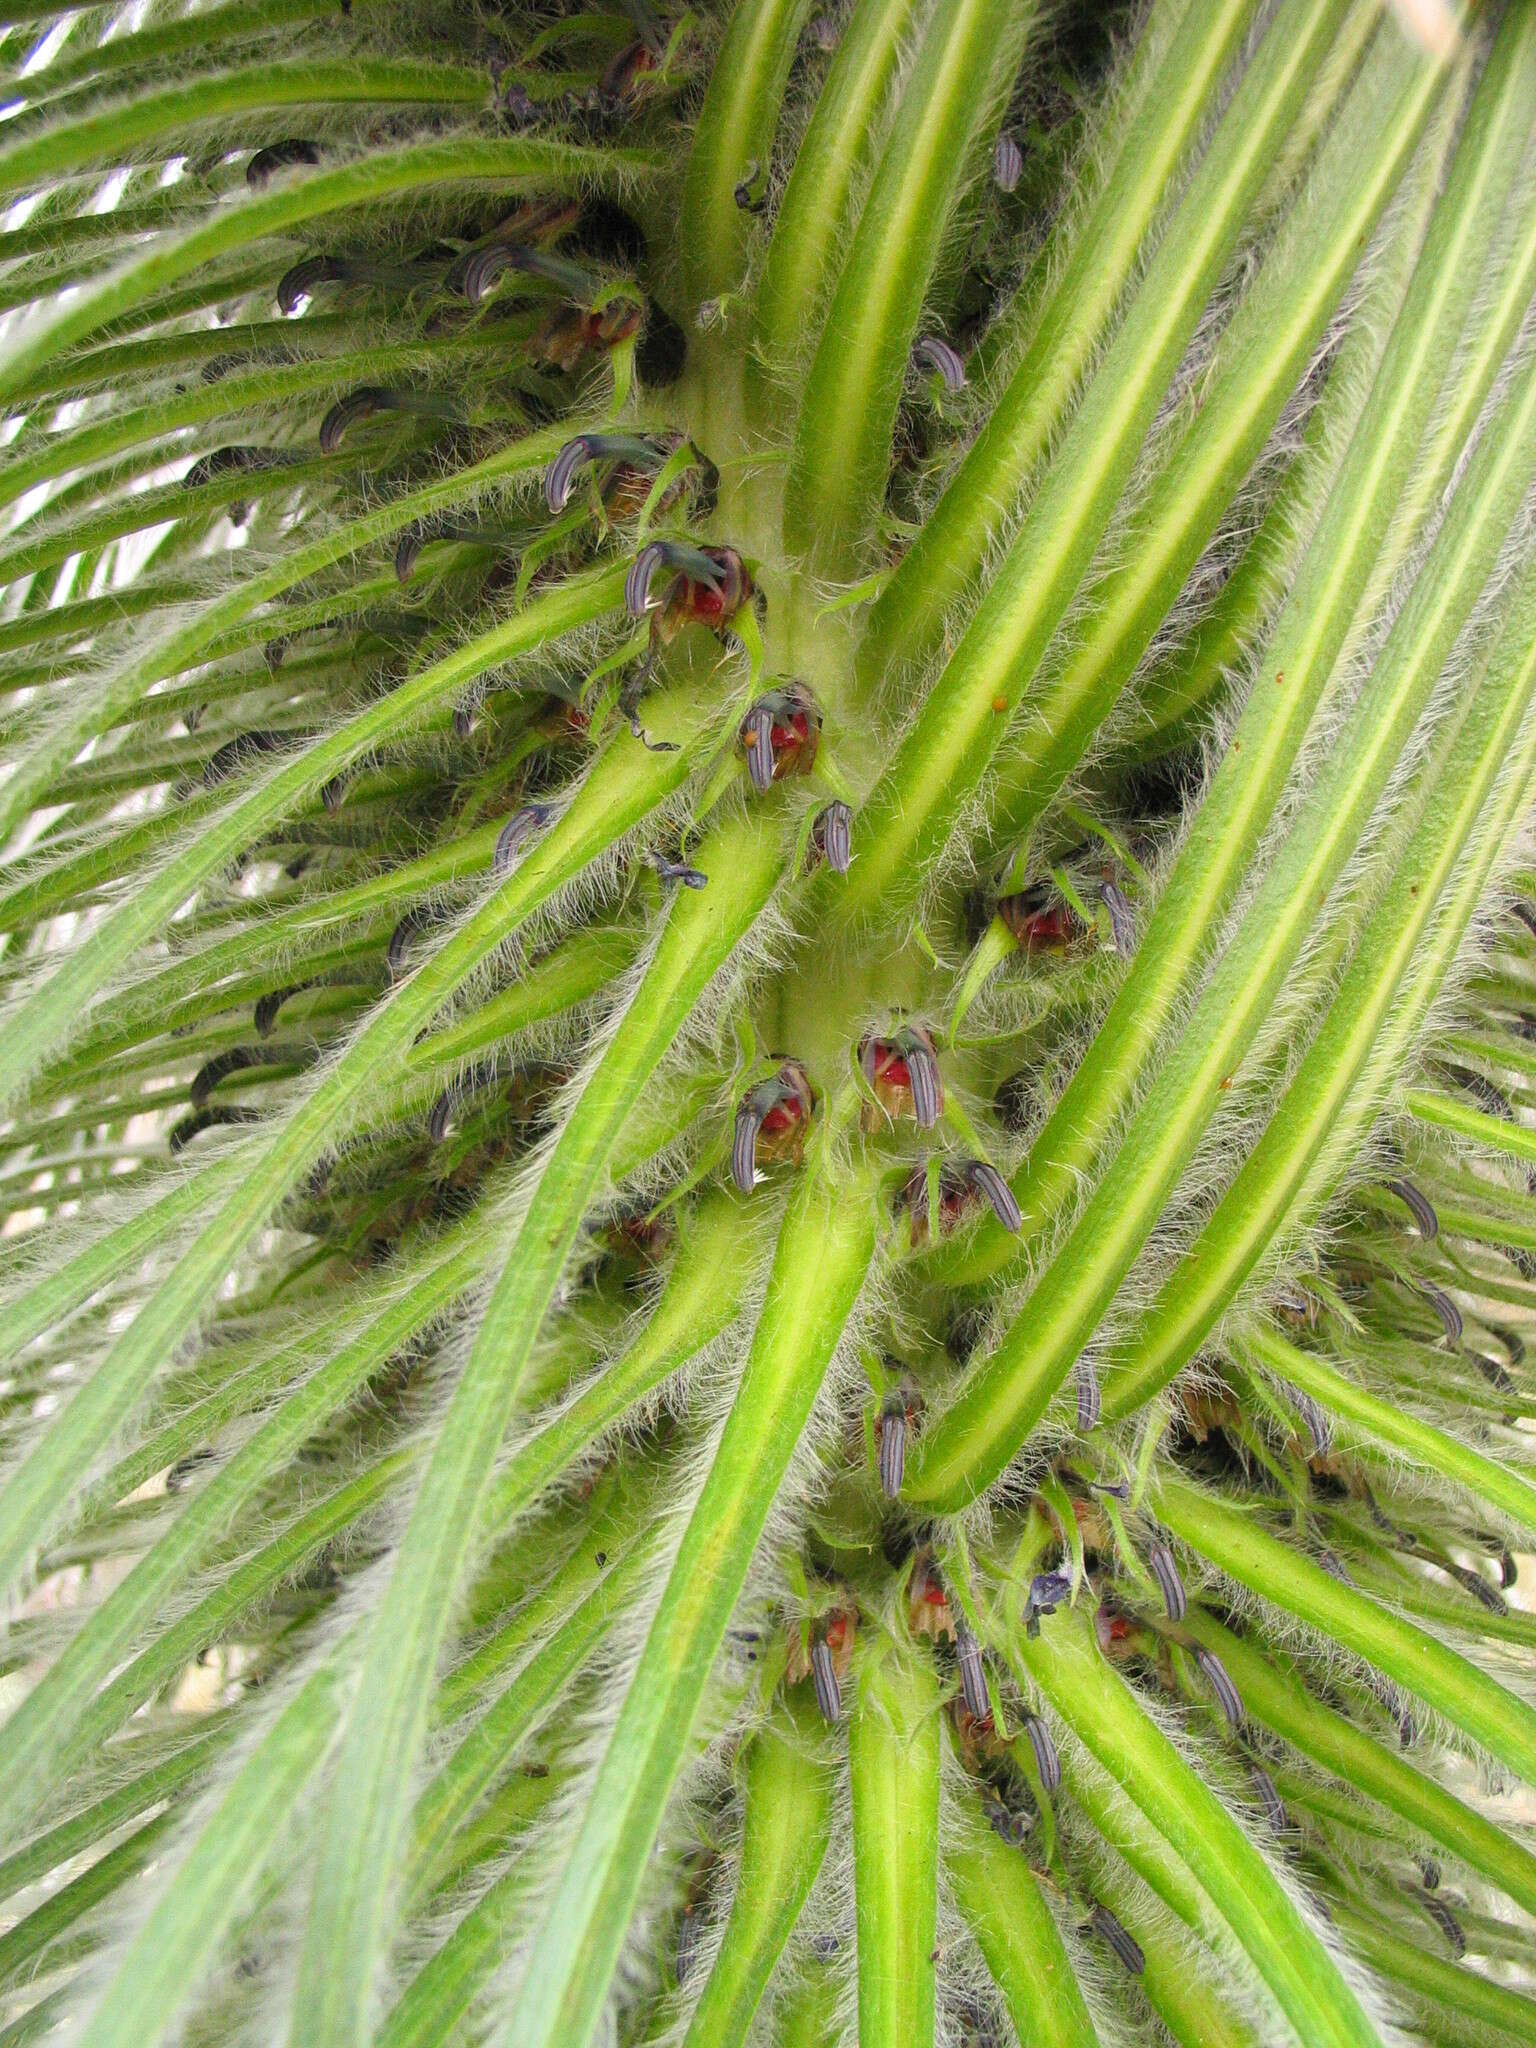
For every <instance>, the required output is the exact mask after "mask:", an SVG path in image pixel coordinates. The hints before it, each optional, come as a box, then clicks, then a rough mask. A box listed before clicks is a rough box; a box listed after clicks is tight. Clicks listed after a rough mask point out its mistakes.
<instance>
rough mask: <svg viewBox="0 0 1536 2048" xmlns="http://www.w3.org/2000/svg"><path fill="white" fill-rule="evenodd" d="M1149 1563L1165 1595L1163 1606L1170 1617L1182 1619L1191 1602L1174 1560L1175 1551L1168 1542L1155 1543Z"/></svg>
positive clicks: (1158, 1587) (1158, 1586)
mask: <svg viewBox="0 0 1536 2048" xmlns="http://www.w3.org/2000/svg"><path fill="white" fill-rule="evenodd" d="M1147 1563H1148V1564H1149V1565H1150V1566H1151V1567H1152V1576H1153V1578H1154V1579H1156V1581H1157V1590H1158V1591H1159V1592H1160V1593H1161V1594H1162V1596H1163V1606H1164V1609H1165V1610H1166V1612H1167V1615H1168V1619H1169V1620H1170V1621H1182V1620H1183V1619H1184V1614H1185V1610H1186V1608H1187V1606H1188V1604H1189V1603H1188V1599H1187V1597H1186V1595H1185V1592H1184V1581H1183V1580H1182V1579H1181V1578H1180V1577H1179V1568H1178V1566H1177V1565H1176V1564H1175V1563H1174V1561H1173V1552H1172V1551H1171V1550H1170V1549H1169V1548H1168V1546H1167V1544H1166V1543H1162V1542H1157V1543H1154V1544H1153V1545H1152V1546H1151V1548H1150V1549H1149V1550H1148V1552H1147Z"/></svg>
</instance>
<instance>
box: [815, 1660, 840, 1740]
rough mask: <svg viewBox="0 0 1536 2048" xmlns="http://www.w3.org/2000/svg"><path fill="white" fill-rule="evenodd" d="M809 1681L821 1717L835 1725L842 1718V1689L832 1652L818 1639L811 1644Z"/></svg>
mask: <svg viewBox="0 0 1536 2048" xmlns="http://www.w3.org/2000/svg"><path fill="white" fill-rule="evenodd" d="M811 1683H812V1685H813V1686H814V1687H815V1690H816V1704H817V1706H818V1707H819V1708H820V1709H821V1717H822V1719H823V1720H824V1721H829V1722H831V1723H832V1724H833V1725H834V1726H835V1725H836V1723H837V1722H839V1721H841V1719H842V1718H843V1689H842V1687H841V1686H840V1685H839V1684H838V1680H837V1667H836V1666H835V1665H834V1664H833V1662H832V1652H831V1650H830V1649H828V1647H827V1645H826V1643H825V1642H823V1641H821V1640H820V1639H818V1640H817V1641H816V1642H813V1643H812V1644H811Z"/></svg>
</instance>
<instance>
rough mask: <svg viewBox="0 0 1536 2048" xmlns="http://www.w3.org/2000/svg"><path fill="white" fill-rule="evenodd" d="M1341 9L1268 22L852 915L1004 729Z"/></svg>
mask: <svg viewBox="0 0 1536 2048" xmlns="http://www.w3.org/2000/svg"><path fill="white" fill-rule="evenodd" d="M1344 11H1345V9H1344V6H1343V5H1342V4H1341V0H1287V4H1286V5H1285V6H1284V7H1283V8H1282V9H1281V11H1280V13H1279V14H1278V15H1277V16H1276V18H1275V20H1274V22H1273V23H1272V25H1271V27H1270V29H1269V32H1268V34H1267V35H1266V36H1265V38H1264V40H1263V42H1262V44H1261V45H1260V47H1259V50H1258V52H1257V54H1256V55H1255V57H1254V59H1253V61H1252V63H1251V64H1250V65H1249V67H1248V69H1247V72H1246V73H1245V75H1244V77H1243V80H1242V83H1241V84H1240V85H1239V87H1238V89H1237V91H1236V93H1235V95H1234V96H1233V98H1232V100H1231V102H1230V104H1229V105H1228V107H1227V110H1226V113H1225V115H1224V117H1223V119H1222V123H1221V126H1220V128H1219V129H1218V131H1217V133H1216V136H1215V137H1214V138H1213V140H1212V143H1211V146H1210V148H1209V149H1208V150H1207V151H1206V154H1205V157H1204V159H1203V160H1202V162H1201V164H1200V167H1199V169H1198V170H1197V171H1196V173H1195V176H1194V178H1193V179H1192V181H1191V183H1190V185H1189V188H1188V190H1187V192H1186V193H1185V196H1184V199H1183V203H1182V204H1181V206H1180V208H1179V211H1178V214H1177V216H1176V217H1175V219H1174V221H1173V222H1172V224H1171V225H1170V227H1169V229H1168V232H1167V234H1166V235H1165V236H1164V237H1163V240H1162V242H1161V243H1160V245H1159V247H1158V251H1157V254H1156V255H1155V256H1154V257H1153V259H1152V262H1151V264H1150V265H1149V267H1148V270H1147V273H1146V276H1145V278H1144V280H1143V282H1142V286H1141V290H1140V291H1139V293H1138V294H1137V297H1136V301H1135V304H1134V305H1133V306H1132V307H1131V309H1130V311H1129V312H1128V313H1127V315H1126V317H1125V320H1124V322H1123V323H1122V325H1121V327H1120V329H1119V332H1118V333H1117V334H1116V336H1115V339H1114V341H1113V342H1112V343H1111V344H1110V347H1109V349H1108V350H1107V352H1106V354H1105V356H1104V359H1103V361H1102V363H1101V365H1100V367H1099V370H1098V373H1097V375H1096V376H1095V377H1094V380H1093V382H1092V384H1091V385H1090V386H1089V389H1088V391H1087V393H1086V395H1085V396H1084V399H1083V402H1082V404H1081V405H1080V406H1079V408H1078V410H1077V413H1076V414H1075V415H1074V417H1073V420H1072V423H1071V425H1070V426H1069V428H1068V429H1067V432H1066V434H1065V436H1064V437H1063V439H1062V442H1061V446H1060V448H1059V450H1058V452H1057V455H1056V458H1055V460H1054V462H1053V463H1052V465H1051V468H1050V470H1049V472H1048V473H1047V475H1046V477H1045V478H1044V480H1043V482H1042V483H1041V486H1040V489H1039V491H1038V493H1037V494H1036V496H1035V499H1034V501H1033V503H1032V504H1031V506H1030V510H1029V512H1028V514H1027V516H1026V518H1025V520H1024V522H1023V525H1022V526H1021V527H1020V529H1019V532H1018V534H1017V535H1016V536H1015V538H1014V541H1013V543H1012V545H1011V547H1010V548H1009V551H1008V554H1007V556H1006V557H1005V559H1004V561H1003V564H1002V567H1001V568H1000V569H999V570H998V573H997V575H996V576H995V578H994V579H993V581H992V583H991V584H990V585H989V587H988V590H987V594H986V596H985V597H984V598H983V599H982V602H981V604H980V606H979V607H978V609H977V611H976V613H975V615H974V617H973V618H972V620H971V623H970V625H969V627H968V628H967V630H966V632H965V635H964V637H963V638H962V640H961V642H960V644H959V646H958V647H957V648H956V650H955V652H954V654H953V656H952V657H951V659H950V661H949V663H948V665H947V666H946V668H945V670H944V672H943V674H942V675H941V676H940V678H939V680H938V682H937V683H935V685H934V686H933V688H932V689H931V690H930V691H929V693H928V695H927V697H926V698H925V699H924V702H923V706H922V709H921V711H920V712H919V714H918V716H917V719H916V720H915V721H914V723H913V724H912V726H911V727H910V728H909V730H908V731H907V733H906V735H905V737H904V738H903V740H902V742H901V745H900V746H899V747H898V748H897V750H896V753H895V755H894V757H893V758H892V760H891V761H890V763H889V765H888V766H887V767H886V769H885V771H884V773H883V775H882V776H881V778H880V780H879V782H878V784H877V785H876V787H875V789H874V791H873V792H872V794H871V795H870V797H869V799H868V801H867V802H866V804H865V806H864V808H863V812H862V814H861V817H860V821H859V822H860V855H859V859H858V861H857V863H856V864H855V867H854V869H853V873H852V875H851V877H850V879H849V882H848V884H847V885H846V886H845V887H844V888H843V889H842V890H840V891H839V892H838V895H837V901H838V904H839V907H840V909H841V910H842V912H843V913H844V914H845V915H847V916H849V917H853V916H858V915H870V914H873V913H875V912H877V911H879V912H881V913H888V912H889V911H890V910H892V909H893V908H895V907H897V906H898V905H900V906H903V907H904V906H906V905H907V904H909V903H910V902H911V900H912V897H913V894H914V892H915V891H916V889H917V888H918V886H919V885H920V883H921V880H922V877H923V876H924V875H925V874H926V872H927V867H928V863H929V860H930V858H931V857H932V855H933V854H934V853H935V852H937V851H938V850H939V849H940V848H941V847H942V846H943V844H944V843H945V842H946V841H947V839H948V837H949V835H950V832H951V831H952V829H953V826H954V821H955V818H956V816H957V815H958V812H959V810H960V808H961V807H962V806H963V803H964V800H965V797H966V795H967V794H968V792H969V791H970V790H971V789H972V788H973V787H974V786H975V783H976V780H977V778H978V777H979V776H980V775H981V774H982V773H983V772H984V770H985V768H986V765H987V763H988V762H989V761H990V760H991V758H992V755H993V753H994V752H995V750H996V748H997V747H998V746H999V745H1000V744H1001V742H1002V739H1003V736H1004V733H1005V732H1006V730H1007V722H1008V719H1009V717H1010V715H1011V714H1012V713H1013V712H1014V711H1015V710H1016V709H1017V708H1018V705H1019V703H1020V701H1021V699H1022V697H1023V695H1024V692H1025V691H1026V689H1028V688H1029V686H1030V685H1031V683H1032V681H1033V679H1034V676H1035V672H1036V669H1037V667H1038V665H1039V662H1040V659H1041V657H1042V656H1043V655H1044V653H1045V650H1046V647H1047V645H1048V644H1049V642H1050V640H1051V638H1052V636H1053V635H1054V633H1055V632H1056V629H1057V627H1058V626H1059V625H1060V624H1061V621H1062V619H1063V618H1064V617H1065V615H1066V612H1067V609H1068V607H1069V605H1070V604H1071V602H1072V599H1073V596H1074V594H1075V592H1076V591H1077V589H1078V586H1079V585H1080V583H1081V582H1082V579H1083V577H1084V576H1085V575H1086V574H1087V571H1088V567H1089V564H1090V562H1091V560H1092V558H1093V555H1094V553H1095V551H1096V550H1097V548H1098V546H1099V543H1100V541H1101V540H1102V539H1103V537H1104V534H1105V532H1106V530H1107V528H1108V525H1109V521H1110V518H1111V516H1112V514H1113V512H1114V508H1115V505H1116V503H1117V502H1118V500H1119V498H1120V495H1121V493H1122V491H1123V490H1124V488H1125V486H1126V484H1127V483H1128V482H1129V481H1130V477H1131V473H1132V470H1133V469H1134V467H1135V464H1136V460H1137V457H1138V455H1139V453H1140V450H1141V447H1142V443H1143V442H1144V441H1145V439H1146V436H1147V433H1148V431H1149V430H1150V428H1151V426H1152V423H1153V420H1154V418H1155V416H1156V413H1157V409H1158V407H1159V406H1160V405H1161V403H1162V401H1163V398H1164V396H1165V395H1166V392H1167V389H1168V384H1169V381H1170V379H1171V377H1172V375H1173V373H1174V371H1175V369H1176V368H1177V366H1178V363H1179V361H1180V359H1181V357H1182V356H1183V354H1184V351H1185V349H1186V348H1187V347H1188V345H1189V342H1190V340H1191V338H1192V336H1193V334H1194V330H1195V325H1196V322H1197V320H1198V319H1199V316H1200V313H1201V310H1202V309H1203V307H1204V306H1205V304H1206V301H1207V300H1208V299H1209V297H1210V295H1211V292H1212V291H1213V290H1214V288H1215V286H1216V283H1217V281H1218V279H1219V277H1220V275H1221V272H1222V271H1223V269H1224V268H1225V266H1226V264H1227V262H1228V260H1229V258H1230V256H1231V254H1232V251H1233V250H1234V248H1235V247H1236V244H1237V238H1238V235H1239V234H1240V232H1241V229H1242V225H1243V222H1244V221H1245V219H1246V218H1247V215H1248V212H1249V209H1250V207H1251V206H1252V204H1253V200H1254V198H1255V196H1256V195H1257V192H1258V190H1259V187H1260V185H1261V184H1262V182H1263V178H1264V175H1265V172H1266V170H1267V169H1268V166H1269V164H1270V163H1271V162H1272V161H1273V157H1274V153H1275V152H1276V150H1277V149H1278V148H1279V146H1280V143H1281V140H1282V138H1283V137H1284V135H1285V132H1286V130H1287V128H1288V127H1289V126H1290V124H1291V122H1292V121H1293V120H1294V118H1295V116H1296V112H1297V110H1298V108H1299V106H1300V104H1301V101H1302V99H1303V97H1304V95H1305V91H1306V86H1307V83H1308V80H1309V78H1310V76H1311V73H1312V69H1313V67H1314V66H1315V64H1316V61H1317V59H1318V57H1319V56H1320V55H1321V53H1322V52H1323V51H1324V50H1325V49H1326V48H1327V46H1328V44H1329V42H1330V41H1331V40H1332V38H1333V35H1334V33H1335V31H1336V29H1337V27H1338V24H1339V20H1340V18H1341V16H1342V15H1343V13H1344Z"/></svg>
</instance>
